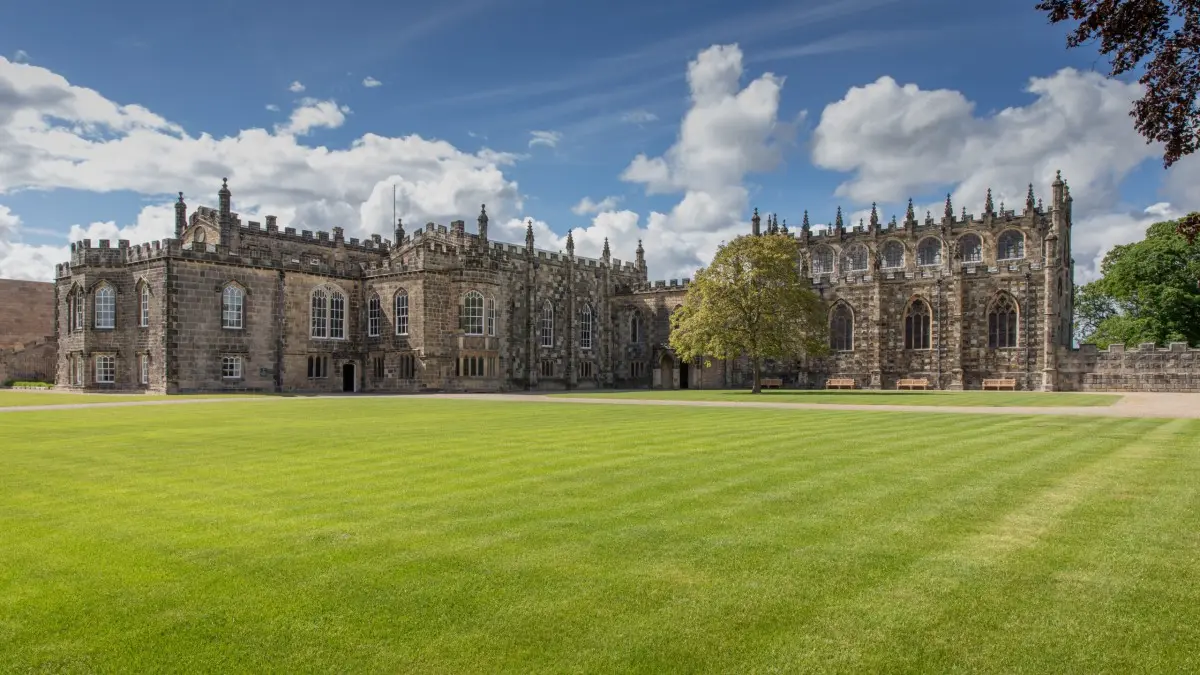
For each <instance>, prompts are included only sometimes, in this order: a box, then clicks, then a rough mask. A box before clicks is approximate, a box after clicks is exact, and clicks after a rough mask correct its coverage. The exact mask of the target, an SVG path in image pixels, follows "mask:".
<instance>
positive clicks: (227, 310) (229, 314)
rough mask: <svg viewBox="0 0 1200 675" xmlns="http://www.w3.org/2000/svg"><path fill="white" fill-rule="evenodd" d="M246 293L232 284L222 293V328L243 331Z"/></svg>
mask: <svg viewBox="0 0 1200 675" xmlns="http://www.w3.org/2000/svg"><path fill="white" fill-rule="evenodd" d="M244 300H245V294H244V291H242V289H241V288H240V287H238V286H235V285H233V284H230V285H228V286H226V287H225V290H223V291H221V328H233V329H241V327H242V320H243V318H244V313H243V312H242V308H243V307H244V305H245V303H244Z"/></svg>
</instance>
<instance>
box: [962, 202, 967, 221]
mask: <svg viewBox="0 0 1200 675" xmlns="http://www.w3.org/2000/svg"><path fill="white" fill-rule="evenodd" d="M960 220H962V221H963V222H966V220H967V207H965V206H964V207H962V218H961V219H960Z"/></svg>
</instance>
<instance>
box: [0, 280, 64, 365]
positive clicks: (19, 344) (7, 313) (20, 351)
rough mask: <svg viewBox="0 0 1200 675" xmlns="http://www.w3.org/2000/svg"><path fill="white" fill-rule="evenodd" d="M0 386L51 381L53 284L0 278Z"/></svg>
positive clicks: (52, 362)
mask: <svg viewBox="0 0 1200 675" xmlns="http://www.w3.org/2000/svg"><path fill="white" fill-rule="evenodd" d="M0 316H3V317H4V320H3V321H0V383H3V382H7V381H9V380H31V381H35V380H36V381H50V382H53V381H54V370H55V358H56V353H57V350H56V348H55V345H54V284H52V283H47V282H44V281H15V280H12V279H0Z"/></svg>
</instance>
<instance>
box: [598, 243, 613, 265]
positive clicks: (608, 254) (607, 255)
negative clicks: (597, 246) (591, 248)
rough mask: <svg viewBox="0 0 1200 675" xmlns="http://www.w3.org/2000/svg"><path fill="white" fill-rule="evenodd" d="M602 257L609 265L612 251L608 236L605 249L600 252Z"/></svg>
mask: <svg viewBox="0 0 1200 675" xmlns="http://www.w3.org/2000/svg"><path fill="white" fill-rule="evenodd" d="M600 259H601V260H603V261H604V264H605V265H607V264H608V263H609V261H610V260H612V252H611V251H609V250H608V237H605V238H604V251H603V252H601V253H600Z"/></svg>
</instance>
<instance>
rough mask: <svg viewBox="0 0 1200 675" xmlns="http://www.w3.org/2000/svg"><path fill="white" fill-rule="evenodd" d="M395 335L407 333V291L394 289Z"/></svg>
mask: <svg viewBox="0 0 1200 675" xmlns="http://www.w3.org/2000/svg"><path fill="white" fill-rule="evenodd" d="M396 335H408V291H407V290H405V289H403V288H401V289H400V290H398V291H396Z"/></svg>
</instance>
